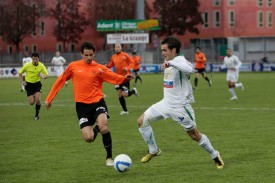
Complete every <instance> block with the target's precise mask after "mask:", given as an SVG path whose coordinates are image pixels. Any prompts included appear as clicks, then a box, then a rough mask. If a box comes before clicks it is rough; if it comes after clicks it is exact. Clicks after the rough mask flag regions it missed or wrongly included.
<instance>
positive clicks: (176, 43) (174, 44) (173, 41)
mask: <svg viewBox="0 0 275 183" xmlns="http://www.w3.org/2000/svg"><path fill="white" fill-rule="evenodd" d="M161 44H162V45H163V44H167V46H168V48H169V49H170V50H172V49H173V48H176V53H180V48H181V42H180V40H179V39H178V38H176V37H174V36H168V37H166V38H165V39H164V40H163V41H162V42H161Z"/></svg>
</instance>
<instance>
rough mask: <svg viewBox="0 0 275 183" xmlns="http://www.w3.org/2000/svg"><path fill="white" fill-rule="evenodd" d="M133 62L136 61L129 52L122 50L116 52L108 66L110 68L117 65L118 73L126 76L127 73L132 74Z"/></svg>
mask: <svg viewBox="0 0 275 183" xmlns="http://www.w3.org/2000/svg"><path fill="white" fill-rule="evenodd" d="M133 63H134V61H133V60H132V58H131V57H130V56H129V55H128V54H127V53H125V52H120V53H118V54H114V55H113V56H112V57H111V59H110V62H109V64H108V65H107V67H108V68H112V67H115V68H116V73H117V74H120V75H123V76H125V75H126V74H130V71H131V68H132V66H133Z"/></svg>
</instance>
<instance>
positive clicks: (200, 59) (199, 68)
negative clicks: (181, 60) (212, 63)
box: [194, 47, 212, 89]
mask: <svg viewBox="0 0 275 183" xmlns="http://www.w3.org/2000/svg"><path fill="white" fill-rule="evenodd" d="M194 61H195V63H196V65H195V81H194V82H195V89H197V88H198V77H199V74H201V75H202V77H203V78H204V79H205V80H206V81H207V82H208V85H209V86H211V85H212V81H211V80H210V79H209V78H208V77H207V76H206V73H205V66H204V64H205V62H206V57H205V55H204V53H203V52H201V50H200V47H196V54H195V60H194Z"/></svg>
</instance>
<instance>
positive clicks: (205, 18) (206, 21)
mask: <svg viewBox="0 0 275 183" xmlns="http://www.w3.org/2000/svg"><path fill="white" fill-rule="evenodd" d="M208 17H209V14H208V12H204V13H203V14H202V20H203V27H204V28H208V27H209V18H208Z"/></svg>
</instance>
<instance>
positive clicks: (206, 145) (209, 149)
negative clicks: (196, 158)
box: [199, 134, 217, 159]
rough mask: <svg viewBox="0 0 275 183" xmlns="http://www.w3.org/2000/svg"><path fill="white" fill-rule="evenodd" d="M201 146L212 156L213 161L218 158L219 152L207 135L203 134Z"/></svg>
mask: <svg viewBox="0 0 275 183" xmlns="http://www.w3.org/2000/svg"><path fill="white" fill-rule="evenodd" d="M199 145H200V146H201V147H202V148H204V150H206V151H207V152H208V153H209V154H210V156H211V158H212V159H214V158H215V157H217V151H216V150H215V149H214V148H213V146H212V145H211V143H210V141H209V139H208V138H207V136H206V135H204V134H202V136H201V140H200V141H199Z"/></svg>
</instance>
